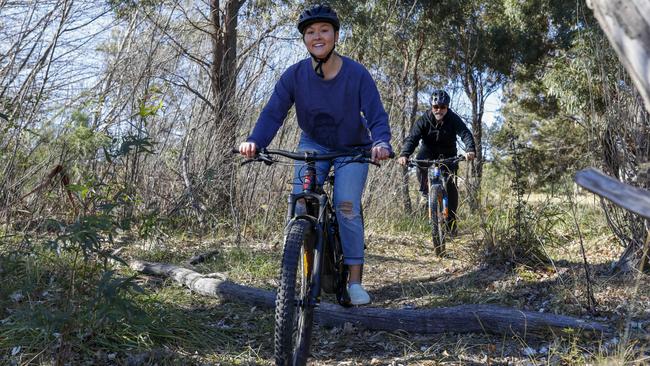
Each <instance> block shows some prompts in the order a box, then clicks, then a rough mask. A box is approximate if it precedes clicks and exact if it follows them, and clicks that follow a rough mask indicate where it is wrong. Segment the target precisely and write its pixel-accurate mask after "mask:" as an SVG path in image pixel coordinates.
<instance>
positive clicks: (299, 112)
mask: <svg viewBox="0 0 650 366" xmlns="http://www.w3.org/2000/svg"><path fill="white" fill-rule="evenodd" d="M341 59H342V60H343V65H342V66H341V70H340V71H339V73H338V74H337V75H336V77H334V78H333V79H331V80H323V79H321V78H320V77H318V76H317V75H316V73H315V72H314V69H313V68H312V65H311V59H310V58H308V59H304V60H302V61H299V62H298V63H296V64H294V65H292V66H291V67H289V68H288V69H287V70H286V71H285V72H284V74H282V77H281V78H280V80H279V81H278V82H277V83H276V84H275V90H274V91H273V94H272V95H271V98H270V99H269V101H268V103H267V104H266V106H265V107H264V109H263V110H262V113H261V114H260V116H259V118H258V119H257V123H256V124H255V128H254V129H253V132H252V133H251V135H250V136H249V138H248V140H247V141H249V142H254V143H255V144H256V145H257V146H258V147H259V148H264V147H267V146H268V145H269V144H270V143H271V140H273V137H275V134H276V133H277V132H278V130H279V129H280V126H282V123H283V122H284V119H285V118H286V116H287V113H288V111H289V109H290V108H291V105H292V104H293V105H295V107H296V116H297V118H298V125H299V126H300V128H301V129H302V131H303V133H305V134H306V135H307V136H308V137H309V138H311V139H312V140H314V141H316V142H317V143H319V144H321V145H323V146H325V147H328V148H332V149H337V148H338V149H346V148H354V147H362V148H370V147H372V146H375V145H378V144H381V146H383V147H385V148H387V149H389V150H390V149H391V147H390V138H391V133H390V126H389V125H388V114H386V111H385V110H384V106H383V105H382V103H381V99H380V97H379V91H378V90H377V86H376V85H375V82H374V81H373V79H372V77H371V76H370V73H369V72H368V70H366V68H365V67H363V65H361V64H359V63H358V62H356V61H353V60H352V59H350V58H347V57H343V56H341Z"/></svg>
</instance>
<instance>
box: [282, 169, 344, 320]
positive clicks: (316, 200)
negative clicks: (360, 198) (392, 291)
mask: <svg viewBox="0 0 650 366" xmlns="http://www.w3.org/2000/svg"><path fill="white" fill-rule="evenodd" d="M304 178H305V182H304V183H303V191H302V192H300V193H291V194H290V195H289V202H288V205H289V207H288V210H287V212H288V223H287V225H286V228H285V232H288V231H289V230H290V228H291V225H293V224H294V223H295V222H296V221H298V220H307V221H309V222H310V223H311V225H312V232H313V233H315V234H316V237H315V239H316V243H315V245H314V263H313V267H312V268H309V270H310V271H311V283H312V288H311V289H310V290H309V302H308V304H307V305H308V306H316V305H317V304H318V303H319V302H320V294H321V284H322V283H321V275H322V273H323V271H322V270H323V266H324V262H323V260H324V258H325V250H330V251H332V258H333V260H334V262H335V263H333V264H334V268H338V265H337V264H338V263H336V262H337V253H336V247H335V243H334V238H335V236H336V235H338V232H337V231H338V223H337V222H336V215H335V214H334V210H333V209H332V205H331V202H330V199H329V195H328V194H327V193H325V191H324V190H323V187H322V186H318V184H317V182H316V169H315V167H314V162H307V172H306V174H305V176H304ZM299 200H304V201H305V206H306V210H305V211H306V212H305V213H304V214H300V215H296V205H297V204H298V201H299ZM346 276H347V271H345V270H344V272H343V273H340V272H339V271H338V270H335V279H336V283H337V288H336V295H337V296H336V297H337V301H338V303H339V304H340V305H342V306H346V307H347V306H351V304H350V302H349V296H347V291H342V289H340V288H338V287H339V286H338V284H339V283H340V277H346ZM343 290H344V289H343Z"/></svg>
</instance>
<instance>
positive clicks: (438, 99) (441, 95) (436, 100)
mask: <svg viewBox="0 0 650 366" xmlns="http://www.w3.org/2000/svg"><path fill="white" fill-rule="evenodd" d="M450 101H451V98H450V97H449V94H447V92H446V91H444V90H434V92H433V93H431V105H446V106H449V102H450Z"/></svg>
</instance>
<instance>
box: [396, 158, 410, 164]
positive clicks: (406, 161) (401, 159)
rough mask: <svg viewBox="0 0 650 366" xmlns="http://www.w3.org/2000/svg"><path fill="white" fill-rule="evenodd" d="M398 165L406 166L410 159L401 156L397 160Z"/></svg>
mask: <svg viewBox="0 0 650 366" xmlns="http://www.w3.org/2000/svg"><path fill="white" fill-rule="evenodd" d="M397 163H398V164H399V165H401V166H406V165H407V164H408V163H409V158H408V157H406V156H400V157H399V158H398V159H397Z"/></svg>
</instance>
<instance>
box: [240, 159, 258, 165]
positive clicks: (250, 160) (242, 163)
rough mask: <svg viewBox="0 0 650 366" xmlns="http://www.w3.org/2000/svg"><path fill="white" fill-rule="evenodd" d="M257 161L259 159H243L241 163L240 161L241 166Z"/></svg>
mask: <svg viewBox="0 0 650 366" xmlns="http://www.w3.org/2000/svg"><path fill="white" fill-rule="evenodd" d="M255 161H257V159H246V160H244V161H242V162H241V163H239V166H244V165H246V164H250V163H252V162H255Z"/></svg>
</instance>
